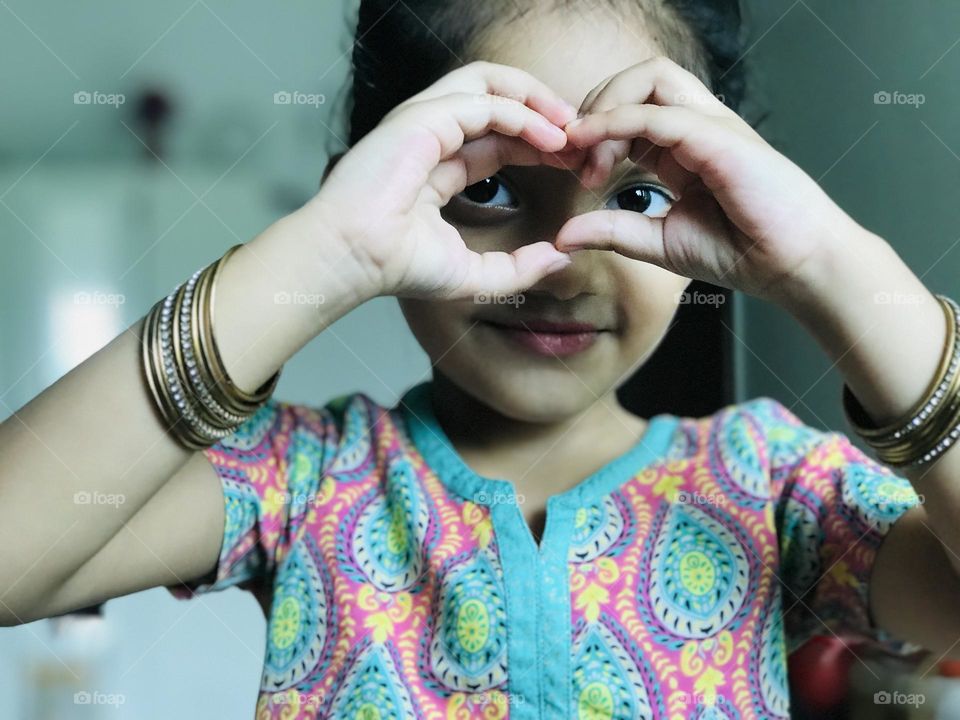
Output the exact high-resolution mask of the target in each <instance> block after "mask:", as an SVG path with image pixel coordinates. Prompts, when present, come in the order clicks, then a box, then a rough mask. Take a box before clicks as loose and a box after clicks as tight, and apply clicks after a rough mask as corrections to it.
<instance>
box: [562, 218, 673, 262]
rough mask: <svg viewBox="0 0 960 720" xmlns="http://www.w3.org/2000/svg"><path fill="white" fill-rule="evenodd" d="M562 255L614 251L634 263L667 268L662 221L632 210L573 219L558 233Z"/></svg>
mask: <svg viewBox="0 0 960 720" xmlns="http://www.w3.org/2000/svg"><path fill="white" fill-rule="evenodd" d="M555 245H556V246H557V249H558V250H562V251H563V252H574V251H576V250H612V251H614V252H616V253H619V254H620V255H624V256H626V257H629V258H633V259H634V260H642V261H643V262H649V263H653V264H654V265H659V266H660V267H666V265H665V263H666V258H665V256H664V252H663V218H649V217H647V216H646V215H641V214H640V213H636V212H631V211H629V210H595V211H593V212H588V213H584V214H583V215H577V216H575V217H572V218H570V219H569V220H568V221H567V222H566V223H565V224H564V225H563V227H562V228H560V232H558V233H557V237H556V240H555Z"/></svg>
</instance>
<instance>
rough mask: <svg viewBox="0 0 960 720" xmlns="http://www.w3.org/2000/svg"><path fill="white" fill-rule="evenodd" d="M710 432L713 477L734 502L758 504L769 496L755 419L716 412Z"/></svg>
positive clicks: (732, 412)
mask: <svg viewBox="0 0 960 720" xmlns="http://www.w3.org/2000/svg"><path fill="white" fill-rule="evenodd" d="M715 422H716V423H717V427H716V428H715V429H714V432H713V433H712V434H711V438H710V440H711V446H710V447H711V451H712V453H711V454H712V457H713V460H714V462H715V463H716V465H715V468H716V472H717V480H718V482H720V484H721V485H723V486H725V489H727V490H728V492H730V494H731V495H732V496H733V497H736V498H737V499H738V501H740V502H742V503H744V504H746V505H748V506H750V507H760V506H761V505H762V503H763V502H764V501H766V500H767V499H768V498H769V497H770V478H769V477H768V475H767V466H768V460H767V456H766V453H767V449H766V445H765V443H764V442H763V430H762V428H761V427H760V426H759V424H758V422H757V420H756V419H755V418H754V417H753V416H751V415H749V414H746V413H742V412H738V411H737V410H735V409H734V410H727V411H724V412H721V413H719V414H718V416H717V418H716V420H715Z"/></svg>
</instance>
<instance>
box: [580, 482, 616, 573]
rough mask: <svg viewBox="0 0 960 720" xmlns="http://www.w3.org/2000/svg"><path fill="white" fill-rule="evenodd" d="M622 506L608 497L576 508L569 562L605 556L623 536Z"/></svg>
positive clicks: (586, 560) (585, 560)
mask: <svg viewBox="0 0 960 720" xmlns="http://www.w3.org/2000/svg"><path fill="white" fill-rule="evenodd" d="M623 528H624V519H623V515H622V513H621V511H620V507H619V506H618V505H617V503H616V502H615V501H614V499H613V498H612V497H611V496H610V495H607V496H605V497H603V498H601V499H600V500H598V501H596V502H593V503H590V504H587V505H583V506H581V507H579V508H577V512H576V515H575V516H574V526H573V534H572V536H571V538H570V549H569V551H568V552H569V554H570V561H571V562H588V561H590V560H593V559H594V558H595V557H597V556H598V555H601V554H603V553H605V552H606V551H607V550H609V549H610V546H611V545H613V543H614V542H616V541H617V539H619V537H620V535H621V534H622V533H623Z"/></svg>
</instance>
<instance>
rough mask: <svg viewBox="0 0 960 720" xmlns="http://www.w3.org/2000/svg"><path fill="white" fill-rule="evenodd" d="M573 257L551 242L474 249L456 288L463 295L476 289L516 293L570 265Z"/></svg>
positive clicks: (478, 290)
mask: <svg viewBox="0 0 960 720" xmlns="http://www.w3.org/2000/svg"><path fill="white" fill-rule="evenodd" d="M571 262H572V258H571V257H570V256H569V255H567V254H566V253H563V252H560V251H559V250H557V248H556V247H554V245H553V244H552V243H549V242H537V243H532V244H530V245H523V246H522V247H520V248H518V249H517V250H514V251H513V252H512V253H505V252H486V253H483V254H479V253H475V252H472V253H470V257H469V259H468V267H467V274H466V279H465V280H464V283H463V285H462V286H461V287H460V289H459V290H458V292H457V295H459V296H461V297H469V296H471V295H475V294H477V293H490V294H506V295H509V294H513V293H519V292H523V291H525V290H528V289H530V288H531V287H533V286H534V285H536V284H537V283H538V282H540V281H541V280H542V279H543V278H545V277H547V276H548V275H552V274H553V273H555V272H559V271H560V270H562V269H564V268H565V267H567V266H568V265H569V264H570V263H571Z"/></svg>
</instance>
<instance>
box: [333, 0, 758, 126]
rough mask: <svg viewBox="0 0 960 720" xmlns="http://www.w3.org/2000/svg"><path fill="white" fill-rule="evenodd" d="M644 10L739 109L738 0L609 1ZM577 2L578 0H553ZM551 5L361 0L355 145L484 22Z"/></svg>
mask: <svg viewBox="0 0 960 720" xmlns="http://www.w3.org/2000/svg"><path fill="white" fill-rule="evenodd" d="M603 1H605V2H609V3H611V4H613V5H615V6H617V7H618V8H629V9H631V10H635V11H639V12H640V13H641V16H642V17H643V18H644V19H645V21H646V22H647V23H648V24H649V25H650V26H651V27H652V28H653V29H654V31H655V33H656V35H657V39H658V41H659V43H660V45H661V47H663V49H664V52H665V53H666V54H667V55H668V56H669V57H671V58H672V59H673V60H674V61H675V62H677V63H678V64H680V65H682V66H684V67H685V68H686V69H688V70H690V71H691V72H693V73H694V74H696V75H698V76H699V77H700V78H701V80H703V81H704V83H705V84H706V85H707V86H708V87H710V88H711V89H712V90H713V91H714V92H715V93H717V94H718V95H719V96H721V97H722V98H723V100H724V102H725V103H726V104H727V105H729V106H730V107H732V108H733V109H734V110H736V109H738V108H739V106H740V103H741V101H742V99H743V95H744V91H745V85H746V82H745V73H744V67H743V64H742V63H741V62H740V60H741V49H742V45H741V17H740V6H739V0H632V1H631V0H603ZM554 2H555V6H558V7H562V6H574V5H575V4H576V0H554ZM545 4H546V3H543V2H531V1H530V0H502V1H500V2H496V1H495V0H485V1H483V2H478V1H477V0H472V1H471V2H466V1H465V0H405V1H404V2H396V0H361V2H360V9H359V15H358V18H357V29H356V36H355V38H356V39H355V41H354V45H353V64H352V70H353V80H352V88H351V92H350V96H349V99H350V100H351V101H352V102H351V103H350V106H351V110H350V120H349V122H350V126H349V142H350V145H354V144H356V143H357V142H358V141H359V140H360V139H361V138H363V137H364V136H365V135H366V134H367V133H368V132H370V131H371V130H373V128H374V127H376V125H377V124H378V123H379V122H380V121H381V120H382V119H383V117H384V116H385V115H386V114H387V113H389V112H390V110H392V109H393V108H394V107H396V106H397V105H399V104H400V103H401V102H403V101H404V100H406V99H407V98H409V97H411V96H413V95H415V94H417V93H418V92H420V91H421V90H423V89H425V88H426V87H428V86H429V85H431V84H432V83H433V82H435V81H436V80H438V79H439V78H440V77H442V76H443V75H444V74H445V73H447V72H449V71H450V70H452V69H453V68H455V67H457V66H459V65H460V64H462V63H464V62H465V57H466V56H467V55H468V54H469V51H470V48H471V46H472V45H473V44H474V43H475V42H477V41H478V40H479V39H480V35H481V32H482V30H483V29H484V28H489V27H491V26H497V25H501V24H503V23H504V22H506V21H508V20H509V19H510V17H511V16H510V13H513V16H512V17H517V16H519V15H522V14H524V13H526V12H529V11H531V10H533V9H537V10H540V9H542V8H543V6H544V5H545Z"/></svg>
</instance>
